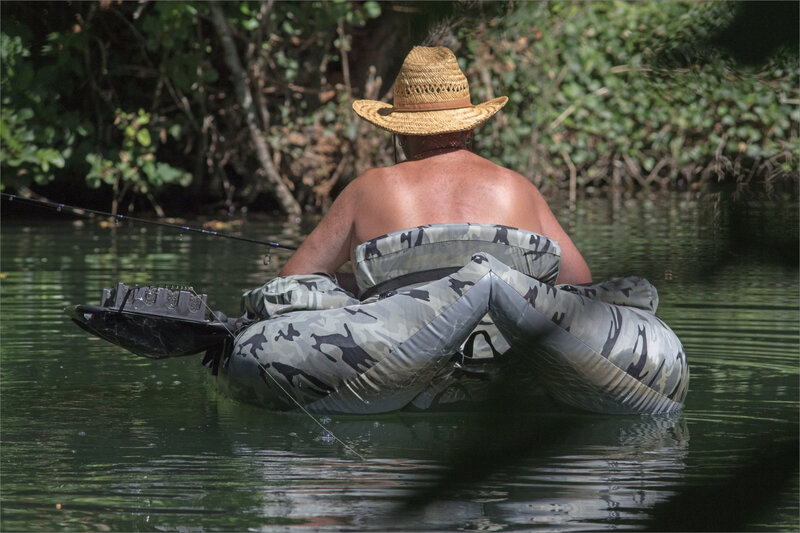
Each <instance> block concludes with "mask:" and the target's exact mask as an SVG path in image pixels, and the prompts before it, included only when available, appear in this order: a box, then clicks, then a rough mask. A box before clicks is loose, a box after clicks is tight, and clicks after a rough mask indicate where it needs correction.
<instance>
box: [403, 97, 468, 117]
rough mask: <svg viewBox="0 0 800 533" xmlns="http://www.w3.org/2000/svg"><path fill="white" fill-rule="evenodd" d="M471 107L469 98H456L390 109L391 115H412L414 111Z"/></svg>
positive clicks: (405, 104)
mask: <svg viewBox="0 0 800 533" xmlns="http://www.w3.org/2000/svg"><path fill="white" fill-rule="evenodd" d="M463 107H472V102H470V101H469V96H464V97H462V98H456V99H455V100H445V101H443V102H419V103H416V104H415V103H404V104H403V105H402V106H395V107H393V108H392V113H413V112H415V111H444V110H446V109H461V108H463Z"/></svg>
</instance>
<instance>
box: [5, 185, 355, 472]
mask: <svg viewBox="0 0 800 533" xmlns="http://www.w3.org/2000/svg"><path fill="white" fill-rule="evenodd" d="M0 196H3V197H6V198H8V200H9V201H13V200H19V201H22V202H27V203H29V204H31V205H36V206H40V207H50V208H53V209H55V210H56V211H58V212H59V213H60V212H61V211H62V210H63V209H66V210H68V211H70V212H71V213H73V214H75V215H78V216H88V214H92V215H99V216H104V217H110V218H114V219H117V220H130V221H132V222H140V223H142V224H151V225H153V226H162V227H167V228H173V229H178V230H182V231H192V232H195V233H202V234H205V235H213V236H214V237H225V238H228V239H233V240H237V241H244V242H250V243H254V244H261V245H264V246H272V247H274V248H284V249H286V250H296V249H297V247H296V246H289V245H286V244H280V243H277V242H272V241H260V240H258V239H251V238H249V237H240V236H238V235H230V234H228V233H220V232H217V231H212V230H207V229H203V228H193V227H190V226H182V225H180V224H170V223H168V222H160V221H157V220H148V219H145V218H138V217H132V216H128V215H120V214H117V215H115V214H113V213H108V212H106V211H98V210H96V209H88V208H85V207H76V206H73V205H67V204H62V203H56V202H48V201H46V200H37V199H34V198H25V197H24V196H18V195H16V194H9V193H4V192H3V193H0ZM188 289H189V290H190V291H191V292H192V294H194V295H195V296H196V297H198V298H199V299H200V301H201V302H203V299H202V298H200V295H199V294H197V292H196V291H195V290H194V288H193V287H188ZM129 294H130V292H129V293H128V294H126V295H125V300H127V298H128V296H129ZM203 305H204V306H205V307H206V309H207V310H208V311H209V312H210V313H212V314H213V311H212V309H211V308H210V307H209V306H208V304H207V303H205V302H203ZM123 306H124V303H123ZM120 311H121V309H120ZM223 327H224V328H225V331H227V332H228V335H230V336H231V338H232V339H236V336H235V335H234V334H233V332H232V331H231V330H230V329H228V326H227V325H225V324H223ZM256 364H257V365H258V366H259V368H260V369H261V370H262V371H263V372H264V374H265V375H267V376H269V378H270V379H271V380H272V382H273V383H275V385H277V386H278V388H279V389H280V390H281V391H283V393H284V394H286V396H287V397H288V398H289V399H290V400H291V401H292V402H293V403H294V404H295V405H296V406H297V408H298V409H300V410H301V411H302V412H303V413H305V414H306V416H308V417H309V418H310V419H311V420H313V421H314V423H315V424H317V425H318V426H319V427H320V428H322V430H323V431H325V432H326V433H327V434H328V435H330V436H331V437H333V439H334V440H335V441H336V442H338V443H339V444H341V445H342V446H344V448H345V449H347V450H348V451H350V452H351V453H353V454H354V455H356V456H357V457H358V458H359V459H361V460H362V461H365V460H366V459H364V456H363V455H361V454H360V453H358V451H356V450H355V449H354V448H353V447H352V446H350V445H349V444H347V443H346V442H345V441H343V440H342V439H340V438H339V437H337V436H336V435H335V434H334V433H333V431H331V430H330V429H328V428H327V427H325V425H324V424H323V423H322V422H320V421H319V420H317V418H316V417H314V415H312V414H311V413H310V412H308V410H307V409H306V408H305V407H303V406H302V405H301V404H300V402H298V401H297V400H296V399H295V397H294V396H292V395H291V394H290V393H289V391H287V390H286V389H285V388H284V387H283V385H281V384H280V383H279V382H278V380H276V379H275V377H274V376H273V375H272V374H270V373H269V372H268V371H267V369H266V367H264V365H262V364H261V362H260V361H258V360H256Z"/></svg>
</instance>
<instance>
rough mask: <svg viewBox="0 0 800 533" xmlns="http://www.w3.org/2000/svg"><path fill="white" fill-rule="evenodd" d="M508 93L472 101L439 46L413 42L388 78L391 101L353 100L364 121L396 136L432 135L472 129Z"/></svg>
mask: <svg viewBox="0 0 800 533" xmlns="http://www.w3.org/2000/svg"><path fill="white" fill-rule="evenodd" d="M506 102H508V97H506V96H501V97H499V98H495V99H493V100H489V101H488V102H484V103H482V104H478V105H472V103H471V102H470V99H469V84H468V83H467V77H466V76H464V73H463V72H461V69H460V68H459V67H458V62H457V61H456V56H455V55H454V54H453V52H452V51H451V50H450V49H449V48H445V47H444V46H437V47H425V46H415V47H414V48H413V49H412V50H411V52H409V54H408V55H407V56H406V59H405V61H403V66H402V68H401V69H400V73H399V74H398V75H397V79H396V80H395V82H394V105H390V104H387V103H385V102H378V101H376V100H356V101H355V102H353V111H355V112H356V114H357V115H358V116H360V117H361V118H363V119H364V120H366V121H368V122H371V123H372V124H375V125H376V126H378V127H379V128H383V129H385V130H388V131H390V132H392V133H398V134H401V135H436V134H439V133H451V132H456V131H467V130H471V129H473V128H477V127H478V126H480V125H482V124H483V123H484V122H486V121H487V120H489V119H490V118H491V117H492V115H494V114H495V113H497V112H498V111H500V109H501V108H502V107H503V106H504V105H506Z"/></svg>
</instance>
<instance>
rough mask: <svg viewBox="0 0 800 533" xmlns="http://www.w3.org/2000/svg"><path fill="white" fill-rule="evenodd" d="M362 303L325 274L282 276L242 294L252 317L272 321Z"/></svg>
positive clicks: (243, 305) (248, 313) (246, 308)
mask: <svg viewBox="0 0 800 533" xmlns="http://www.w3.org/2000/svg"><path fill="white" fill-rule="evenodd" d="M357 303H358V300H357V299H356V298H355V297H354V296H353V295H352V294H350V293H349V292H347V291H346V290H344V289H342V288H341V287H339V286H338V285H337V284H336V283H335V282H334V281H333V280H332V279H331V278H330V277H329V276H326V275H324V274H296V275H293V276H281V277H277V278H274V279H272V280H270V281H269V282H267V283H266V284H265V285H263V286H262V287H259V288H257V289H252V290H249V291H247V292H245V293H244V294H243V295H242V308H243V310H244V312H245V313H247V316H248V317H250V318H269V317H273V316H276V315H280V314H283V313H288V312H290V311H311V310H320V309H335V308H337V307H344V306H346V305H354V304H357Z"/></svg>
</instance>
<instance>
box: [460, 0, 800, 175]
mask: <svg viewBox="0 0 800 533" xmlns="http://www.w3.org/2000/svg"><path fill="white" fill-rule="evenodd" d="M737 8H738V6H737V4H734V3H724V2H699V3H694V2H693V3H685V2H680V3H679V2H553V3H539V2H525V3H521V4H519V5H518V6H517V7H516V8H515V9H513V10H511V11H510V12H509V13H508V14H507V15H506V16H505V17H504V18H502V19H495V20H491V21H489V22H488V23H485V24H482V25H481V26H480V27H479V28H478V31H477V32H475V33H474V34H473V33H472V32H470V33H469V34H467V33H466V32H465V35H464V37H463V39H464V40H465V42H466V43H467V45H468V49H469V51H470V54H469V57H468V58H467V59H469V60H468V61H467V62H466V63H467V64H468V65H471V66H470V69H469V72H470V75H471V78H472V80H473V85H474V86H476V87H480V89H479V90H478V91H476V92H477V93H478V94H479V95H480V96H481V97H484V98H485V97H489V96H491V95H492V94H501V93H503V94H508V95H509V97H510V99H511V102H510V104H509V107H510V109H509V111H508V112H506V113H504V114H503V116H502V118H501V120H500V121H497V122H495V123H494V124H492V125H491V126H489V128H490V131H488V132H486V133H488V134H485V135H484V136H483V140H482V146H481V148H482V149H483V150H486V151H488V152H489V153H492V154H493V156H494V157H495V158H497V159H499V160H500V161H502V162H503V163H506V164H508V165H510V166H512V167H514V168H517V169H524V170H523V172H524V173H525V174H526V175H527V176H528V177H529V178H531V179H532V180H533V181H535V182H537V183H539V184H540V185H544V186H548V185H554V186H556V187H559V186H566V184H568V183H569V182H570V179H572V181H573V182H574V183H573V185H574V186H576V187H578V188H588V187H593V186H599V185H609V184H611V185H617V186H651V185H659V186H662V187H674V186H681V187H685V186H687V185H694V184H697V183H700V182H704V183H708V182H711V181H717V180H722V179H725V178H733V179H736V180H748V179H752V178H753V177H756V176H757V177H759V178H763V179H772V178H775V177H778V176H791V175H793V173H794V171H795V170H794V169H795V168H796V164H797V160H798V156H800V153H798V149H799V148H798V146H799V145H798V121H800V110H798V106H797V103H798V101H799V100H798V96H799V94H798V59H797V56H796V53H794V52H795V50H792V49H789V50H784V51H783V52H782V53H780V54H778V55H776V56H775V57H772V58H771V59H770V60H769V61H768V62H767V63H766V64H763V65H761V66H760V67H759V68H758V69H757V70H753V69H746V68H743V67H738V66H737V65H736V63H735V62H734V61H733V60H732V59H730V58H729V57H726V56H725V54H724V53H723V52H721V51H720V50H717V49H715V48H713V47H711V46H710V45H709V44H708V43H709V42H710V41H711V40H712V39H713V38H714V36H715V35H716V34H717V33H718V32H719V31H720V28H722V27H724V26H725V25H726V24H728V23H730V21H731V20H732V19H733V17H734V15H735V12H736V9H737ZM485 80H491V84H489V85H487V84H485V83H484V84H481V81H485Z"/></svg>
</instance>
